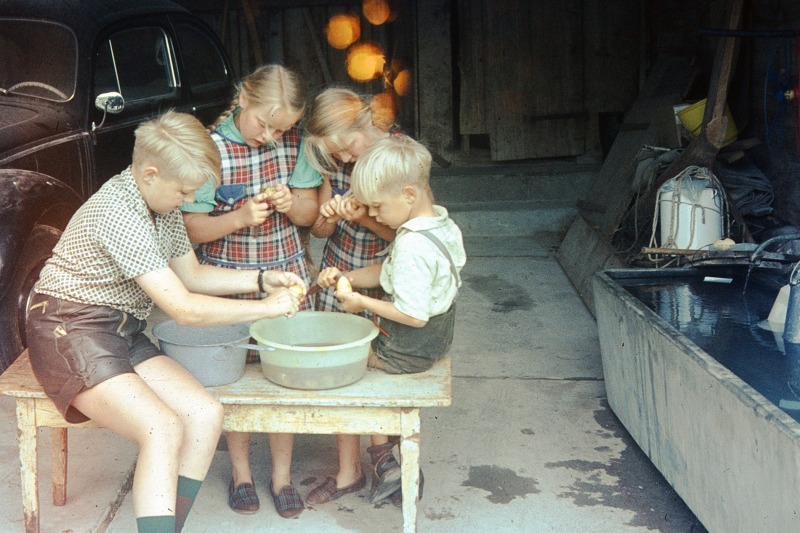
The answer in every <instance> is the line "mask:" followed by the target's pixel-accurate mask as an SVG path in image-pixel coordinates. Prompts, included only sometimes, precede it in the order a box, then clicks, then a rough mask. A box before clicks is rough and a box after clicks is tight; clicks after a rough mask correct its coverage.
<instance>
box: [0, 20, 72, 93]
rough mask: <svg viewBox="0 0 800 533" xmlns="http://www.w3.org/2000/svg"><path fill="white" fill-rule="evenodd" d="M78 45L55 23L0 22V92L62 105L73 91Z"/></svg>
mask: <svg viewBox="0 0 800 533" xmlns="http://www.w3.org/2000/svg"><path fill="white" fill-rule="evenodd" d="M77 57H78V53H77V43H76V41H75V36H74V35H73V33H72V32H71V31H70V30H68V29H67V28H65V27H64V26H60V25H58V24H53V23H50V22H43V21H31V20H14V19H2V20H0V93H2V94H20V95H27V96H32V97H36V98H43V99H45V100H53V101H57V102H63V101H66V100H69V99H70V98H71V97H72V95H73V94H74V92H75V78H76V65H77Z"/></svg>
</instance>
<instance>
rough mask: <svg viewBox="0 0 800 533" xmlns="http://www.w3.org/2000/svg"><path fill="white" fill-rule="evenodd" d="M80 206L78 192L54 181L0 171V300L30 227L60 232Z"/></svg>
mask: <svg viewBox="0 0 800 533" xmlns="http://www.w3.org/2000/svg"><path fill="white" fill-rule="evenodd" d="M82 203H83V199H82V198H81V197H80V195H79V194H78V193H76V192H75V191H74V190H73V189H71V188H70V187H68V186H67V185H65V184H64V183H63V182H61V181H59V180H57V179H55V178H52V177H50V176H47V175H44V174H40V173H38V172H31V171H27V170H18V169H0V291H2V292H0V299H2V297H4V296H5V289H6V288H7V287H8V286H9V285H10V283H9V281H10V280H11V279H12V276H13V275H14V268H15V267H16V264H17V260H18V258H19V252H20V250H21V249H22V246H23V244H24V243H25V241H26V239H27V238H28V235H29V234H30V232H31V230H32V229H33V227H34V225H35V224H44V225H48V226H53V227H55V228H58V229H64V228H65V227H66V225H67V222H69V219H70V217H71V216H72V214H73V213H74V212H75V211H76V210H77V209H78V208H79V207H80V205H81V204H82Z"/></svg>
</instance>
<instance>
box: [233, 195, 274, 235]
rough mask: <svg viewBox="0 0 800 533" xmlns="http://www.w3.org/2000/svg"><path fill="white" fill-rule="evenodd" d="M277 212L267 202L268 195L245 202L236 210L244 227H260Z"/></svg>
mask: <svg viewBox="0 0 800 533" xmlns="http://www.w3.org/2000/svg"><path fill="white" fill-rule="evenodd" d="M274 211H275V210H274V209H273V208H272V206H271V205H270V204H269V202H267V201H266V194H265V193H260V194H257V195H255V196H253V197H252V198H250V199H249V200H247V202H245V204H244V205H243V206H242V207H240V208H239V209H237V210H236V214H237V215H238V217H239V222H240V224H241V226H242V227H249V226H260V225H261V224H263V223H264V221H265V220H267V217H268V216H270V215H271V214H272V213H273V212H274Z"/></svg>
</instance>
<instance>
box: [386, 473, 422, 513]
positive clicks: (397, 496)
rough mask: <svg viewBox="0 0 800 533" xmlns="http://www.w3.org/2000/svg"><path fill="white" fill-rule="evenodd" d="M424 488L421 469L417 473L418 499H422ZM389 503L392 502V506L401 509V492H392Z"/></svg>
mask: <svg viewBox="0 0 800 533" xmlns="http://www.w3.org/2000/svg"><path fill="white" fill-rule="evenodd" d="M424 488H425V476H423V475H422V469H420V471H419V499H420V500H421V499H422V489H424ZM389 501H390V502H392V505H394V506H395V507H402V506H403V490H402V489H400V490H396V491H394V492H393V493H392V494H391V496H389Z"/></svg>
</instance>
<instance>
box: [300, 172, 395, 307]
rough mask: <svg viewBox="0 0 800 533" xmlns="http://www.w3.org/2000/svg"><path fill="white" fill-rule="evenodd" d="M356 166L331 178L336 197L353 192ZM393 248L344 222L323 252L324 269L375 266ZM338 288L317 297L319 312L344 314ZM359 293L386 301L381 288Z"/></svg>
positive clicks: (355, 225) (360, 228) (372, 234)
mask: <svg viewBox="0 0 800 533" xmlns="http://www.w3.org/2000/svg"><path fill="white" fill-rule="evenodd" d="M352 171H353V164H352V163H351V164H347V165H344V166H340V167H339V168H338V169H337V171H336V173H334V174H332V175H331V176H330V178H329V179H330V182H331V188H332V194H344V193H345V192H347V191H348V190H349V189H350V173H351V172H352ZM388 246H389V243H388V242H387V241H385V240H383V239H381V238H380V237H378V236H377V235H375V234H374V233H372V232H371V231H369V230H368V229H366V228H364V227H363V226H361V225H360V224H357V223H355V222H349V221H347V220H340V221H339V222H337V223H336V228H335V229H334V230H333V233H332V234H331V236H330V237H328V240H327V241H326V242H325V248H324V249H323V251H322V260H321V264H320V270H322V269H323V268H327V267H336V268H338V269H339V270H342V271H349V270H353V269H356V268H361V267H365V266H368V265H373V264H375V263H380V262H382V261H383V257H382V256H379V255H378V253H379V252H382V251H383V250H385V249H386V248H387V247H388ZM334 291H335V289H333V288H331V289H323V290H321V291H319V292H318V293H317V295H316V303H315V307H316V309H317V311H338V312H342V313H343V312H344V309H342V308H341V304H340V303H339V300H338V299H337V298H336V296H334V294H333V293H334ZM358 292H360V293H362V294H365V295H367V296H370V297H372V298H377V299H379V300H380V299H383V296H384V292H383V289H381V288H379V287H378V288H375V289H359V290H358ZM361 314H362V316H365V317H366V318H369V319H370V320H372V319H373V314H372V312H371V311H364V312H363V313H361Z"/></svg>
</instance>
